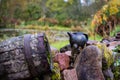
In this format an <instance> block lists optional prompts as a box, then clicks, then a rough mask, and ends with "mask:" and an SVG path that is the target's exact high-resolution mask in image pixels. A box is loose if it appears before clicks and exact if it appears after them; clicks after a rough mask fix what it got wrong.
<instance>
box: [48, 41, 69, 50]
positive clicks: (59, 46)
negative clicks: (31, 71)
mask: <svg viewBox="0 0 120 80" xmlns="http://www.w3.org/2000/svg"><path fill="white" fill-rule="evenodd" d="M67 44H69V41H68V40H67V41H57V42H54V43H51V44H50V45H51V46H53V47H55V48H57V49H58V50H60V48H62V47H63V46H65V45H67Z"/></svg>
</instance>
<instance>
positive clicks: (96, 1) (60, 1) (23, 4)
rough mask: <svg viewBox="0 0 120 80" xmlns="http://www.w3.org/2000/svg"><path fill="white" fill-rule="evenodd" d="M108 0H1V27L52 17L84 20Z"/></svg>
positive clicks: (60, 21) (62, 19) (61, 20)
mask: <svg viewBox="0 0 120 80" xmlns="http://www.w3.org/2000/svg"><path fill="white" fill-rule="evenodd" d="M106 2H107V1H106V0H0V27H3V28H5V27H13V26H14V25H15V24H20V23H21V21H25V22H27V21H31V20H38V19H40V18H52V19H56V20H58V21H59V24H60V25H61V24H63V21H65V20H70V19H71V20H77V21H84V20H86V19H88V18H90V17H91V16H92V15H94V13H95V12H96V11H97V10H98V9H100V8H101V7H102V5H104V4H105V3H106Z"/></svg>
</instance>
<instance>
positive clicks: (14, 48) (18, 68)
mask: <svg viewBox="0 0 120 80" xmlns="http://www.w3.org/2000/svg"><path fill="white" fill-rule="evenodd" d="M50 58H51V54H50V47H49V43H48V40H47V38H46V36H45V34H44V33H38V34H26V35H24V36H18V37H13V38H11V39H9V40H6V41H3V42H0V80H22V79H27V78H34V77H38V76H40V75H43V74H46V73H49V72H50V71H51V69H50V61H51V59H50Z"/></svg>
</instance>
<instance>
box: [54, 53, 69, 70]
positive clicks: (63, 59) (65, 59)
mask: <svg viewBox="0 0 120 80" xmlns="http://www.w3.org/2000/svg"><path fill="white" fill-rule="evenodd" d="M54 62H57V63H58V64H59V67H60V70H61V71H62V70H64V69H67V68H69V63H70V58H69V56H68V55H67V54H65V53H58V54H56V56H55V57H54Z"/></svg>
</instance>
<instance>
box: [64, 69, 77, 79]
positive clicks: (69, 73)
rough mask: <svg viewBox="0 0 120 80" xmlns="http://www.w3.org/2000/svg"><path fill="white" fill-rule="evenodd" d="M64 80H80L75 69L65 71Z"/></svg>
mask: <svg viewBox="0 0 120 80" xmlns="http://www.w3.org/2000/svg"><path fill="white" fill-rule="evenodd" d="M63 78H64V80H78V78H77V74H76V70H75V69H68V70H67V69H66V70H64V71H63Z"/></svg>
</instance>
